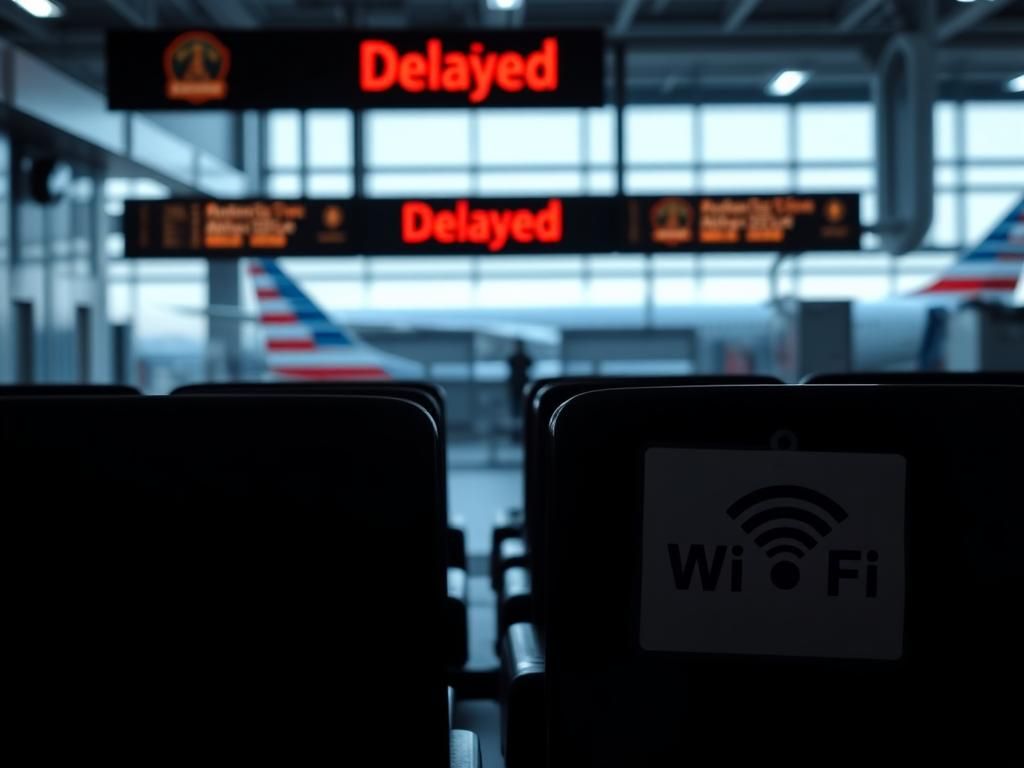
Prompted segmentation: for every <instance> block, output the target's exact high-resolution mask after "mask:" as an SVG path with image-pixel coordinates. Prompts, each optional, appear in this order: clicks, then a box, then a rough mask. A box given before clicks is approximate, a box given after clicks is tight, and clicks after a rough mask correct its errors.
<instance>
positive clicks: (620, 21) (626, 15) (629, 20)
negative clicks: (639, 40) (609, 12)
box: [609, 0, 643, 37]
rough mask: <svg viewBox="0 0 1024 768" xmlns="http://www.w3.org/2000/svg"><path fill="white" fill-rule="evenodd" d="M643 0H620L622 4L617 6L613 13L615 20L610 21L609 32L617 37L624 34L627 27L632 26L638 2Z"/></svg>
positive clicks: (638, 7)
mask: <svg viewBox="0 0 1024 768" xmlns="http://www.w3.org/2000/svg"><path fill="white" fill-rule="evenodd" d="M642 2H643V0H622V4H621V5H620V6H619V12H618V13H616V14H615V21H613V22H612V26H611V29H610V30H609V33H610V34H611V35H612V36H614V37H618V36H619V35H624V34H626V32H628V31H629V28H630V27H631V26H633V19H635V18H636V12H637V11H639V10H640V4H641V3H642Z"/></svg>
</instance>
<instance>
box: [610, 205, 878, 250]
mask: <svg viewBox="0 0 1024 768" xmlns="http://www.w3.org/2000/svg"><path fill="white" fill-rule="evenodd" d="M624 214H625V221H624V222H623V242H622V248H623V250H627V251H792V252H799V251H829V250H847V251H849V250H853V251H855V250H858V249H859V248H860V236H861V223H860V197H859V196H858V195H856V194H809V195H749V196H747V195H743V196H735V195H703V196H674V195H670V196H664V197H631V198H628V199H627V201H626V204H625V211H624Z"/></svg>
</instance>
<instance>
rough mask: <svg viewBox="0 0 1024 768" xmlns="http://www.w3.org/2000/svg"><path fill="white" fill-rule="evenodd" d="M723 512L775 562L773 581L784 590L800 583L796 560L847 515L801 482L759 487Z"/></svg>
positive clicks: (832, 502)
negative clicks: (799, 483)
mask: <svg viewBox="0 0 1024 768" xmlns="http://www.w3.org/2000/svg"><path fill="white" fill-rule="evenodd" d="M726 514H727V515H729V517H730V518H732V519H733V520H735V521H736V522H738V523H739V525H740V527H741V528H742V529H743V531H744V532H745V533H747V534H748V535H750V536H753V537H754V543H755V544H757V546H758V547H760V548H761V549H762V550H763V551H764V553H765V554H766V555H768V557H769V558H770V559H771V560H773V561H774V564H773V565H772V568H771V572H770V576H771V580H772V584H774V585H775V587H776V588H778V589H785V590H789V589H793V587H795V586H796V585H797V584H799V583H800V567H799V566H798V565H797V562H796V561H799V560H801V559H803V557H804V556H805V555H807V554H808V553H809V552H810V551H811V550H812V549H814V548H815V547H816V546H817V544H818V542H819V541H821V540H822V539H824V538H825V537H826V536H828V535H829V534H830V533H831V532H832V530H833V528H834V527H835V526H836V525H839V524H840V523H842V522H843V521H844V520H845V519H846V518H847V514H846V511H845V510H844V509H843V508H842V507H841V506H839V504H837V503H836V502H835V501H833V500H832V499H830V498H829V497H828V496H826V495H825V494H823V493H819V492H818V491H815V490H812V489H811V488H805V487H803V486H800V485H772V486H768V487H766V488H760V489H758V490H756V491H753V492H751V493H748V494H747V495H746V496H743V497H742V498H740V499H739V500H737V501H736V502H734V503H733V504H732V505H731V506H730V507H729V509H728V510H726Z"/></svg>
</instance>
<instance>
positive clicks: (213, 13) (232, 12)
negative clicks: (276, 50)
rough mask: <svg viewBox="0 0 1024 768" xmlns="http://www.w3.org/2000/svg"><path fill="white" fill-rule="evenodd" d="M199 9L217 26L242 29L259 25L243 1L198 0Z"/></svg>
mask: <svg viewBox="0 0 1024 768" xmlns="http://www.w3.org/2000/svg"><path fill="white" fill-rule="evenodd" d="M199 7H200V8H202V9H203V12H204V13H206V15H207V16H209V17H210V20H211V21H213V23H214V24H217V25H218V26H222V27H238V28H242V27H256V26H259V23H260V20H259V19H258V18H257V17H256V14H254V13H253V12H252V10H251V9H250V8H248V7H247V6H246V4H245V2H244V0H199Z"/></svg>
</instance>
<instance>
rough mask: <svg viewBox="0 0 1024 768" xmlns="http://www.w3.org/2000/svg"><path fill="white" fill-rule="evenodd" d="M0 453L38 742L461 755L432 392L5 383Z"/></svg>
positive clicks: (169, 751) (113, 754) (164, 753)
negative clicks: (9, 394)
mask: <svg viewBox="0 0 1024 768" xmlns="http://www.w3.org/2000/svg"><path fill="white" fill-rule="evenodd" d="M0 449H2V453H3V465H4V466H5V468H6V469H7V470H8V471H10V472H11V475H10V477H11V478H17V479H16V480H10V481H8V482H7V483H6V489H7V491H8V492H9V493H10V501H11V507H10V508H9V509H10V511H11V514H8V515H7V516H6V521H7V536H6V537H5V538H6V540H7V541H8V542H9V543H10V542H16V544H17V546H16V547H12V548H11V549H12V552H11V555H10V557H9V558H7V559H8V562H7V565H8V568H9V569H10V570H9V573H11V574H13V580H12V582H11V584H10V585H9V590H10V594H12V595H13V603H14V605H13V607H12V612H11V614H10V616H9V618H8V620H9V622H10V623H9V624H8V626H9V631H8V633H7V636H8V640H9V641H10V640H13V642H14V644H15V647H16V651H15V652H14V653H13V654H12V657H13V658H17V659H18V660H19V663H18V672H19V674H21V675H23V676H24V677H23V679H22V680H21V681H20V684H19V685H18V686H17V689H16V690H17V693H16V696H17V698H18V700H19V702H20V704H19V712H20V718H21V722H20V723H18V725H17V728H16V729H17V730H19V731H23V732H25V733H27V734H30V735H31V736H30V738H31V741H32V743H33V744H34V745H36V747H35V748H37V749H39V750H42V752H43V753H46V754H51V753H52V754H62V755H67V754H73V755H76V756H82V755H94V754H95V755H99V754H102V755H104V757H105V758H106V759H108V760H111V761H112V762H115V763H118V762H127V761H128V760H129V759H131V760H132V761H133V762H134V761H137V760H138V759H145V760H150V759H153V758H154V757H155V756H158V757H160V758H164V759H173V758H178V759H183V758H194V756H195V755H197V754H202V755H204V756H210V757H214V758H221V759H237V758H239V757H241V758H243V759H246V758H248V759H252V758H263V759H265V758H268V757H269V758H270V759H271V760H274V761H278V760H288V761H295V760H296V759H298V760H299V761H302V762H308V761H310V760H313V759H322V757H323V756H325V755H327V756H333V757H335V758H341V761H342V762H346V760H348V759H350V758H353V757H354V756H355V755H361V754H364V753H365V752H366V751H367V749H368V745H370V746H371V747H372V748H373V749H378V748H379V745H386V746H387V751H386V754H387V760H386V761H387V762H394V763H395V764H418V763H420V762H425V763H426V764H429V765H436V766H442V765H445V766H446V765H447V759H448V736H447V733H448V728H447V697H446V688H445V678H444V669H445V654H444V648H443V636H442V633H439V632H436V631H431V628H432V627H436V626H437V625H438V623H439V622H441V621H442V620H443V616H444V606H445V594H446V588H445V563H444V558H443V544H442V536H443V528H444V520H443V518H442V515H441V512H440V508H439V507H438V506H437V505H433V504H431V503H429V501H430V500H431V499H435V498H437V493H438V489H437V478H438V476H439V474H438V470H437V466H436V462H437V456H438V450H439V446H438V437H437V432H436V428H435V425H434V422H433V420H432V419H431V418H430V416H429V414H427V413H426V412H425V411H424V410H423V409H422V408H420V407H418V406H416V405H413V404H410V403H408V402H405V401H402V400H395V399H387V398H370V397H316V396H306V397H290V396H275V397H259V396H252V397H223V396H222V397H175V398H73V399H71V398H20V399H15V398H5V399H2V400H0ZM385 549H386V551H387V552H388V554H389V557H388V558H387V563H386V567H381V563H380V562H379V553H380V552H381V551H382V550H385ZM420 627H422V628H423V630H424V631H422V632H418V631H417V628H420ZM396 734H401V736H400V738H396ZM371 752H372V750H371Z"/></svg>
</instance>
